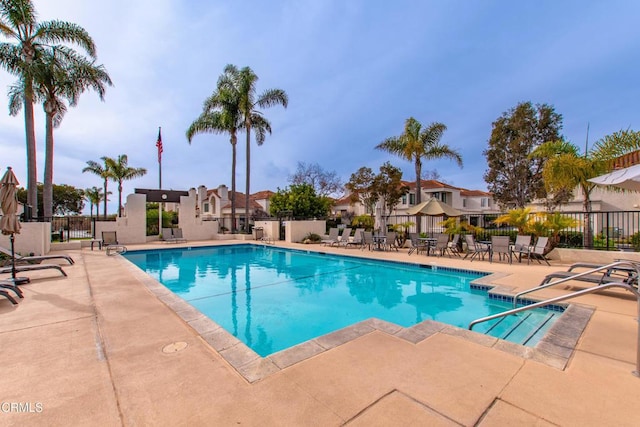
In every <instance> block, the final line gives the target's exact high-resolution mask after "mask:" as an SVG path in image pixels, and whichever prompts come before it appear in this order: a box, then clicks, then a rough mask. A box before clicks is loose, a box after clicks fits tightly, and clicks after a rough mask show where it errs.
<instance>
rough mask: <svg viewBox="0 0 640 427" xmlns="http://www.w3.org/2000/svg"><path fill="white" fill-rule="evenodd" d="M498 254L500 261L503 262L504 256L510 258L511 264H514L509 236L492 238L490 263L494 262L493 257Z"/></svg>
mask: <svg viewBox="0 0 640 427" xmlns="http://www.w3.org/2000/svg"><path fill="white" fill-rule="evenodd" d="M494 254H498V259H499V260H502V255H505V256H506V257H508V258H509V264H511V263H512V262H513V254H512V252H511V244H510V243H509V236H491V248H490V250H489V262H493V255H494Z"/></svg>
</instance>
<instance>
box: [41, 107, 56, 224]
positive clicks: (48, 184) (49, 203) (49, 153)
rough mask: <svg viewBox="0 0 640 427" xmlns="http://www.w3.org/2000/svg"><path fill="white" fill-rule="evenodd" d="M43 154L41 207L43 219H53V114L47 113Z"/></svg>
mask: <svg viewBox="0 0 640 427" xmlns="http://www.w3.org/2000/svg"><path fill="white" fill-rule="evenodd" d="M45 129H46V137H45V154H44V158H45V160H44V185H43V189H42V190H43V191H42V207H43V211H44V212H43V215H44V217H45V218H52V217H53V113H49V112H47V118H46V124H45Z"/></svg>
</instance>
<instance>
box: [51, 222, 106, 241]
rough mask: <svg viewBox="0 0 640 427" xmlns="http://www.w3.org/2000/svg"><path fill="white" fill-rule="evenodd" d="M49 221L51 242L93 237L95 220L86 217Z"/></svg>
mask: <svg viewBox="0 0 640 427" xmlns="http://www.w3.org/2000/svg"><path fill="white" fill-rule="evenodd" d="M50 219H51V241H54V242H68V241H69V240H76V239H91V238H93V237H94V231H95V221H96V218H95V217H93V218H90V217H87V216H61V217H58V216H56V217H53V218H50Z"/></svg>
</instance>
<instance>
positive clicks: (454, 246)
mask: <svg viewBox="0 0 640 427" xmlns="http://www.w3.org/2000/svg"><path fill="white" fill-rule="evenodd" d="M461 246H462V244H461V243H460V235H459V234H454V235H453V239H451V241H450V242H449V252H450V253H452V254H454V255H456V256H457V257H460V254H461V253H462V249H461Z"/></svg>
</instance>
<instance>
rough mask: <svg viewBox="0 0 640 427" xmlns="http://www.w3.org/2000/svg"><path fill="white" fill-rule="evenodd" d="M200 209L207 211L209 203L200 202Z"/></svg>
mask: <svg viewBox="0 0 640 427" xmlns="http://www.w3.org/2000/svg"><path fill="white" fill-rule="evenodd" d="M202 210H203V211H205V212H209V203H203V204H202Z"/></svg>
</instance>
